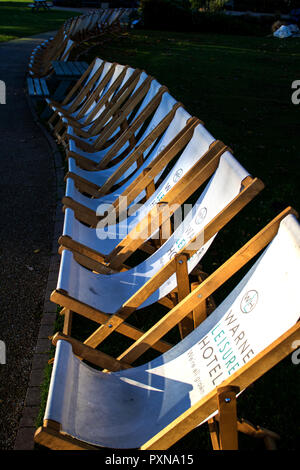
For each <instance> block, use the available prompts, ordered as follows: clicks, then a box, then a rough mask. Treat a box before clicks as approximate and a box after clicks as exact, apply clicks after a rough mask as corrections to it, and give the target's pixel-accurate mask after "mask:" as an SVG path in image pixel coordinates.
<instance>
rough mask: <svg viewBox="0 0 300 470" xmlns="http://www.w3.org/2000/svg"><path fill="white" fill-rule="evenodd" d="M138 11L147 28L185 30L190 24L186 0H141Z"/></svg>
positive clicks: (189, 12) (188, 6)
mask: <svg viewBox="0 0 300 470" xmlns="http://www.w3.org/2000/svg"><path fill="white" fill-rule="evenodd" d="M140 11H141V13H142V18H143V25H144V27H145V28H148V29H162V30H175V31H186V30H188V29H189V27H190V25H191V24H192V10H191V8H190V4H189V1H188V0H141V2H140Z"/></svg>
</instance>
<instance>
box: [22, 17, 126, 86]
mask: <svg viewBox="0 0 300 470" xmlns="http://www.w3.org/2000/svg"><path fill="white" fill-rule="evenodd" d="M131 11H132V9H129V8H108V9H99V10H96V11H91V12H90V13H88V14H84V15H80V16H76V17H73V18H70V19H69V20H67V21H65V23H64V24H63V25H62V26H61V28H60V29H59V30H58V32H57V33H56V35H55V36H54V37H51V38H49V39H47V40H45V41H43V42H42V43H41V44H39V45H38V46H36V47H35V49H34V50H33V51H32V53H31V55H30V58H29V64H28V73H29V75H30V76H31V77H37V78H38V77H47V76H49V75H50V74H51V73H52V72H53V67H52V61H67V60H68V58H69V57H70V53H71V52H72V50H73V49H74V48H76V47H78V46H79V45H80V44H82V43H87V42H88V41H91V40H94V41H95V40H96V41H98V42H99V41H104V40H105V39H106V40H107V39H108V38H110V37H112V35H115V34H120V33H121V32H122V31H123V30H124V25H126V24H127V23H125V21H128V18H129V16H130V13H131Z"/></svg>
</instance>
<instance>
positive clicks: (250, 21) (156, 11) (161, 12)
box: [140, 0, 276, 36]
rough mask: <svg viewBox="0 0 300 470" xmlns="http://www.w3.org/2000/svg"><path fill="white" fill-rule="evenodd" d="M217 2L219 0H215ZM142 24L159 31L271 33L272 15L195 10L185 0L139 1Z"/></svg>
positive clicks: (257, 34) (251, 34) (246, 34)
mask: <svg viewBox="0 0 300 470" xmlns="http://www.w3.org/2000/svg"><path fill="white" fill-rule="evenodd" d="M197 1H198V0H197ZM218 1H219V0H218ZM140 11H141V14H142V19H143V27H144V28H146V29H156V30H163V31H193V32H207V33H220V34H237V35H245V36H263V35H266V34H270V33H271V27H272V24H273V22H274V21H275V19H276V18H275V16H274V17H261V18H258V17H253V16H245V17H242V18H241V17H234V16H230V15H225V14H224V13H222V12H213V11H198V10H197V9H192V8H191V7H190V3H189V2H188V1H181V0H175V1H170V0H142V1H141V5H140Z"/></svg>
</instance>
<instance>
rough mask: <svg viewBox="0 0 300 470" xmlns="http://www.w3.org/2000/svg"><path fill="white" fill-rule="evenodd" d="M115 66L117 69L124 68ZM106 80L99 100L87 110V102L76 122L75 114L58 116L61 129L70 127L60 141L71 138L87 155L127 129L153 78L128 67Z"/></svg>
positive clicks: (148, 90) (148, 91) (107, 143)
mask: <svg viewBox="0 0 300 470" xmlns="http://www.w3.org/2000/svg"><path fill="white" fill-rule="evenodd" d="M115 67H117V68H119V69H120V68H121V67H124V66H120V65H118V66H115ZM109 78H110V81H109V82H108V83H107V85H106V87H105V88H104V90H103V91H102V95H101V99H98V100H97V101H96V102H94V105H93V107H92V108H90V107H89V102H90V101H91V99H90V100H89V102H88V103H87V104H86V105H85V107H84V108H83V110H81V112H80V114H79V115H78V118H79V119H76V115H75V114H74V113H73V114H71V115H69V114H68V113H64V115H63V116H62V115H61V122H60V127H61V128H62V127H64V128H67V127H68V126H69V128H68V134H67V133H66V132H65V133H64V135H63V136H62V140H65V142H66V143H68V140H67V139H66V137H68V138H69V137H70V136H71V138H72V140H74V141H75V142H76V143H77V144H79V148H83V149H84V150H86V151H87V152H88V151H90V152H95V151H97V150H98V149H100V148H101V147H103V146H105V145H106V146H107V145H109V142H110V140H111V139H116V138H117V137H118V136H119V135H120V133H121V131H123V130H124V128H125V127H128V125H129V124H128V119H129V117H130V115H131V114H132V112H133V110H134V109H135V108H136V107H137V106H138V104H139V103H140V102H141V100H143V99H144V98H145V96H146V95H147V93H151V90H150V87H151V84H152V81H153V78H152V77H150V76H148V75H147V74H146V73H145V72H143V71H140V70H134V69H132V68H129V67H128V66H127V68H126V69H125V74H123V75H121V77H120V76H119V77H118V79H117V80H115V76H111V77H109ZM120 78H121V79H122V81H121V80H120ZM120 81H121V83H120ZM156 83H157V82H156ZM153 86H154V85H153ZM82 111H83V112H82ZM59 114H60V113H59ZM80 118H81V119H80ZM110 129H112V130H110ZM66 134H67V135H66ZM79 151H80V150H79Z"/></svg>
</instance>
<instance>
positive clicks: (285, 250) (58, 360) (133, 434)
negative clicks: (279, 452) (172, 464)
mask: <svg viewBox="0 0 300 470" xmlns="http://www.w3.org/2000/svg"><path fill="white" fill-rule="evenodd" d="M265 247H266V248H265ZM263 248H265V249H264V251H263V253H262V254H261V255H260V257H259V259H258V260H257V261H256V262H255V264H254V265H253V266H252V267H251V268H250V270H249V271H248V273H247V274H246V275H245V276H244V278H243V279H242V280H241V281H240V283H239V284H238V285H237V286H236V287H235V288H234V289H233V290H232V291H231V293H230V294H229V295H228V296H227V298H226V299H225V300H224V301H223V302H222V303H221V304H220V305H219V306H218V307H217V308H216V310H215V311H214V312H213V313H212V314H211V315H210V316H209V317H208V318H206V319H205V320H204V321H203V322H202V323H201V324H200V325H199V326H198V327H197V328H196V329H195V330H194V331H192V332H191V333H190V334H189V335H188V336H187V337H185V338H184V339H183V340H182V341H181V342H179V343H178V344H177V345H176V346H174V347H173V348H172V349H171V350H169V351H168V352H166V353H165V354H163V355H162V356H159V357H157V358H156V359H154V360H153V361H152V362H150V363H147V364H144V365H142V366H139V367H133V368H132V367H131V366H130V363H131V362H132V359H133V357H134V356H139V355H140V354H141V352H142V351H143V350H144V349H147V348H148V340H149V338H150V337H151V342H152V341H156V340H157V337H160V336H162V335H164V334H165V331H167V330H168V329H169V327H170V326H169V325H167V326H166V318H164V319H163V320H161V322H160V324H159V323H158V324H157V325H156V326H155V332H156V337H155V338H154V336H155V335H154V330H152V331H151V330H149V331H148V333H146V334H145V336H144V338H141V339H140V342H139V344H137V343H136V344H135V345H134V346H133V347H132V348H131V351H132V352H134V353H135V354H133V356H130V353H128V352H125V353H124V354H123V355H122V356H121V357H120V358H119V359H118V360H115V362H113V361H112V360H111V358H110V357H109V356H106V355H105V354H103V353H102V352H101V351H95V350H93V349H91V348H88V347H87V346H86V345H83V344H81V343H79V342H76V341H74V340H72V339H70V338H67V337H66V338H65V337H64V335H58V336H57V337H56V338H55V339H54V342H55V343H56V353H55V361H54V367H53V372H52V377H51V384H50V389H49V394H48V401H47V406H46V411H45V415H44V424H43V426H42V427H41V428H39V429H38V430H37V431H36V433H35V442H37V443H39V444H42V445H43V446H46V447H49V448H52V449H61V450H62V449H70V450H71V449H72V450H75V449H76V450H79V449H95V448H99V447H100V448H101V447H102V448H103V447H106V448H113V449H140V450H165V449H168V448H170V447H171V446H172V445H173V444H174V443H176V442H177V441H179V440H180V439H181V438H182V437H183V436H185V435H186V434H187V433H189V432H190V431H191V430H193V429H194V428H195V427H196V426H199V425H200V424H203V423H204V422H209V423H210V424H211V423H212V419H213V417H215V421H216V418H217V420H218V421H217V422H218V432H217V433H215V431H214V430H212V427H211V426H210V430H211V437H212V443H213V447H214V449H217V450H220V449H221V450H236V449H238V431H242V432H246V433H249V434H250V435H254V436H255V437H259V436H261V437H264V438H265V439H266V440H267V439H268V440H270V438H271V437H274V435H272V434H270V432H269V433H268V432H266V431H265V430H263V429H259V428H253V427H252V429H251V427H250V426H249V425H247V422H245V421H240V420H238V419H237V411H236V396H237V395H238V394H239V393H240V392H242V391H244V390H245V389H246V388H247V387H249V386H250V385H251V384H253V383H254V382H255V381H256V380H257V379H258V378H260V377H261V376H263V375H264V374H265V373H266V372H267V371H269V370H270V369H271V368H272V367H274V366H275V365H276V364H277V363H279V362H280V361H281V360H282V359H283V358H285V357H286V356H287V355H288V354H290V353H291V352H292V351H293V344H294V342H295V341H296V340H299V338H300V323H299V321H298V320H299V302H300V297H299V286H298V279H299V270H300V226H299V223H298V222H297V220H296V218H295V216H294V215H292V214H289V215H286V214H285V216H284V217H283V214H281V215H280V216H279V217H277V218H276V219H275V220H274V221H273V222H271V223H270V224H268V225H267V226H266V227H265V228H264V229H263V230H261V231H260V232H259V233H258V234H257V235H256V236H255V237H254V238H253V239H251V240H250V241H249V242H248V243H247V244H246V245H245V246H244V247H243V248H241V249H240V250H239V251H238V252H237V253H235V254H234V255H233V256H232V257H231V258H230V259H229V260H228V261H227V262H226V263H225V264H223V265H222V266H220V267H219V268H218V269H217V270H216V271H215V272H214V273H213V274H212V275H211V276H210V277H209V278H208V279H207V280H206V281H205V282H203V283H202V284H200V285H199V286H198V288H197V289H195V290H194V291H193V292H191V293H190V294H189V295H188V296H187V297H185V298H184V299H183V300H182V301H181V302H180V303H179V304H178V305H177V306H176V307H174V309H173V310H172V311H171V312H169V314H168V318H169V319H170V320H171V323H172V324H176V322H178V321H179V320H180V318H183V317H184V316H186V315H188V314H189V312H190V311H191V309H193V308H195V307H197V305H199V304H200V303H201V302H203V300H204V299H205V297H206V296H207V295H208V293H209V292H211V291H213V290H214V289H216V288H218V287H219V286H220V285H222V284H223V283H224V282H225V281H226V280H227V279H229V278H230V277H231V276H232V275H233V274H234V273H236V272H237V271H238V270H239V269H240V268H241V267H242V266H244V265H245V264H246V263H247V262H249V260H251V259H252V258H253V257H254V256H255V255H256V254H258V253H259V252H260V251H261V250H262V249H263ZM275 292H277V293H280V295H274V293H275ZM283 312H284V314H283ZM158 332H159V334H157V333H158ZM65 339H66V340H65ZM143 346H144V347H143ZM76 356H79V357H80V358H85V359H86V360H88V361H89V363H90V364H95V365H97V367H102V368H104V369H105V370H107V371H112V372H111V373H109V374H108V373H105V372H101V371H99V370H96V369H94V368H93V367H91V365H86V364H85V363H84V362H83V361H82V360H80V359H79V357H76ZM212 361H213V362H212ZM244 393H246V392H244Z"/></svg>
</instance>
